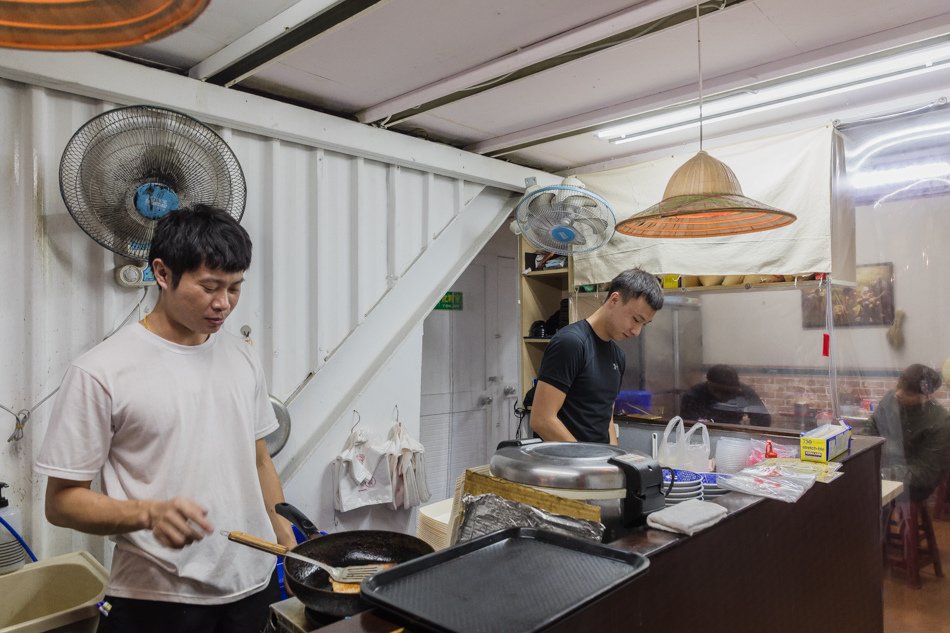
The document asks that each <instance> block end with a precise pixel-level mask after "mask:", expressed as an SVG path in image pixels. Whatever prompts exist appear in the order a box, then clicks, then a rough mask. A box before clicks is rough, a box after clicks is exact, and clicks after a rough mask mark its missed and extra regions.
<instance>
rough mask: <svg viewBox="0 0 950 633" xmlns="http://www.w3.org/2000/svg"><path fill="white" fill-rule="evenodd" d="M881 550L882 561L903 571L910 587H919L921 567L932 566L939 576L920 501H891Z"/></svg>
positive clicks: (931, 532)
mask: <svg viewBox="0 0 950 633" xmlns="http://www.w3.org/2000/svg"><path fill="white" fill-rule="evenodd" d="M884 549H885V552H886V562H887V563H888V564H889V565H890V566H891V568H892V569H896V570H901V571H904V572H906V573H907V579H908V581H909V582H910V584H911V585H912V586H914V587H918V588H919V587H920V568H921V567H926V566H927V565H933V568H934V574H935V575H936V576H937V577H938V578H942V577H943V568H942V567H941V565H940V552H939V551H938V550H937V540H936V539H935V538H934V528H933V524H932V523H931V521H930V513H929V512H928V511H927V505H926V503H925V502H923V501H908V500H906V499H902V500H900V501H898V502H897V503H895V504H894V509H893V510H892V511H891V514H890V517H889V519H888V522H887V529H886V531H885V533H884Z"/></svg>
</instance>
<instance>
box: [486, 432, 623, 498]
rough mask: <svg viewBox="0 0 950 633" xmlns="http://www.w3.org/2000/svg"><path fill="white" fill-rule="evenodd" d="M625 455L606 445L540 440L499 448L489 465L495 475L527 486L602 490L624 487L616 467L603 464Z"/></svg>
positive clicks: (620, 474) (621, 474)
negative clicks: (524, 444) (534, 442)
mask: <svg viewBox="0 0 950 633" xmlns="http://www.w3.org/2000/svg"><path fill="white" fill-rule="evenodd" d="M625 454H626V451H624V450H622V449H620V448H617V447H616V446H611V445H609V444H594V443H588V442H541V443H538V444H528V445H526V446H506V447H505V448H501V449H499V450H498V451H496V452H495V454H494V455H493V456H492V458H491V462H490V464H489V466H490V468H491V474H492V475H494V476H495V477H500V478H502V479H507V480H508V481H514V482H517V483H520V484H527V485H529V486H545V487H547V488H575V489H583V490H606V489H614V488H624V487H625V485H626V484H625V483H624V476H623V473H622V472H621V470H620V468H618V467H617V466H614V465H613V464H608V463H607V460H608V459H610V458H611V457H615V456H619V455H625Z"/></svg>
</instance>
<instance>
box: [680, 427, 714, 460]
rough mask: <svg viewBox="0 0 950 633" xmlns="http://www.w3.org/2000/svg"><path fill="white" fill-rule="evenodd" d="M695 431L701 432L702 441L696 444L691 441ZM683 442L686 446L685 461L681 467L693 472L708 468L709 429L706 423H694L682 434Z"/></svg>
mask: <svg viewBox="0 0 950 633" xmlns="http://www.w3.org/2000/svg"><path fill="white" fill-rule="evenodd" d="M696 431H701V432H702V433H701V435H702V441H701V442H700V443H698V444H697V443H696V442H693V441H692V437H693V433H695V432H696ZM683 442H684V444H685V446H686V463H685V465H684V466H683V468H684V469H685V470H691V471H693V472H705V471H707V470H709V429H707V428H706V425H705V424H703V423H702V422H698V423H696V424H694V425H693V426H692V428H690V430H689V431H687V432H686V435H684V436H683Z"/></svg>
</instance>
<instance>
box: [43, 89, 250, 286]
mask: <svg viewBox="0 0 950 633" xmlns="http://www.w3.org/2000/svg"><path fill="white" fill-rule="evenodd" d="M59 186H60V191H61V192H62V195H63V201H64V202H65V203H66V208H67V209H68V210H69V213H70V215H72V216H73V219H75V220H76V223H77V224H79V226H80V227H81V228H82V230H83V231H85V232H86V233H87V234H88V235H89V236H90V237H91V238H92V239H94V240H95V241H97V242H98V243H99V244H101V245H102V246H105V247H106V248H107V249H109V250H111V251H113V252H114V253H117V254H118V255H121V256H123V257H126V258H128V259H131V260H134V261H136V262H139V264H137V265H136V264H128V265H123V266H120V267H118V268H117V269H116V280H117V281H118V282H119V283H120V284H121V285H123V286H144V285H148V284H150V283H154V279H153V278H152V277H151V270H150V269H149V267H148V262H146V259H147V258H148V251H149V247H150V245H151V241H152V233H153V232H154V230H155V224H156V223H157V222H158V220H159V219H161V218H162V217H164V216H165V215H167V214H168V213H171V212H172V211H174V210H175V209H178V208H181V207H186V206H191V205H194V204H207V205H210V206H214V207H218V208H220V209H223V210H225V211H227V212H228V213H229V214H231V216H233V217H234V218H235V219H237V220H240V219H241V216H242V215H243V214H244V204H245V202H246V199H247V185H246V184H245V182H244V172H243V171H242V170H241V165H240V164H239V163H238V161H237V158H236V157H235V156H234V152H232V151H231V148H230V147H228V145H227V143H225V142H224V140H222V139H221V137H220V136H218V135H217V134H216V133H215V132H214V130H212V129H211V128H209V127H207V126H206V125H204V124H203V123H201V122H200V121H197V120H196V119H193V118H191V117H190V116H187V115H185V114H182V113H180V112H176V111H174V110H168V109H165V108H159V107H155V106H141V105H139V106H129V107H124V108H116V109H115V110H110V111H108V112H105V113H103V114H100V115H99V116H97V117H95V118H94V119H91V120H90V121H88V122H87V123H86V124H85V125H83V126H82V127H81V128H79V130H78V131H77V132H76V133H75V134H74V135H73V137H72V138H71V139H70V141H69V143H68V144H67V145H66V149H65V151H63V158H62V160H61V161H60V165H59Z"/></svg>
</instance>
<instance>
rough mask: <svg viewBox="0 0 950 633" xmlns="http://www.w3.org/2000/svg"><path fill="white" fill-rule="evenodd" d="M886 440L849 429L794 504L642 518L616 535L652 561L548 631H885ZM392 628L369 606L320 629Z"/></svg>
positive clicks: (736, 500) (724, 500)
mask: <svg viewBox="0 0 950 633" xmlns="http://www.w3.org/2000/svg"><path fill="white" fill-rule="evenodd" d="M882 444H883V440H881V439H880V438H874V437H854V438H853V440H852V447H851V451H850V453H847V454H845V455H843V456H841V457H840V461H842V462H844V466H843V468H842V470H843V471H844V473H845V475H844V476H843V477H840V478H838V479H837V480H835V481H833V482H832V483H830V484H821V483H816V484H815V485H814V486H812V488H811V489H810V490H809V491H808V492H807V493H805V495H804V496H803V497H802V498H801V499H799V501H798V502H796V503H783V502H781V501H773V500H767V499H762V498H759V497H752V496H749V495H743V494H739V493H730V494H728V495H724V496H722V497H719V498H718V499H716V501H715V502H716V503H719V504H720V505H723V506H724V507H726V508H727V509H728V510H729V515H728V516H727V517H726V518H725V519H724V520H723V521H722V522H720V523H719V524H717V525H715V526H713V527H712V528H710V529H708V530H705V531H703V532H700V533H699V534H696V535H694V536H691V537H687V536H681V535H676V534H672V533H669V532H663V531H660V530H653V529H647V528H643V529H640V530H637V531H635V532H633V533H631V534H629V535H627V536H625V537H623V538H620V539H617V540H615V541H613V542H612V543H610V545H611V546H612V547H616V548H619V549H624V550H628V551H634V552H638V553H641V554H645V555H646V556H648V557H649V558H650V569H649V570H648V572H647V573H646V574H644V575H642V576H640V577H637V578H635V579H633V580H632V581H631V582H629V583H628V584H626V585H624V586H622V587H620V588H618V589H616V590H615V591H613V592H612V593H610V594H608V595H606V596H603V597H602V598H600V599H598V600H597V601H595V602H593V603H591V604H590V605H588V606H586V607H584V608H583V609H581V610H579V611H577V612H576V613H574V614H572V615H570V616H568V617H567V618H565V619H564V620H562V621H561V622H558V623H556V624H555V625H553V626H551V627H550V628H549V629H546V631H550V632H551V633H564V632H577V633H589V632H591V631H597V632H598V633H600V632H610V631H617V632H621V631H623V632H632V631H644V632H651V633H658V632H662V633H680V632H683V633H692V632H697V633H699V632H702V633H716V632H719V631H722V632H723V633H737V632H745V631H748V632H749V633H761V632H762V631H768V632H769V633H800V632H801V631H809V633H821V632H827V633H841V632H842V631H861V633H882V631H883V598H882V593H881V587H882V585H881V579H882V573H883V565H882V557H881V542H880V533H879V531H880V513H881V480H880V460H881V445H882ZM552 571H554V570H552ZM486 606H489V605H486ZM399 628H400V625H399V624H398V623H396V622H395V621H392V620H389V619H388V618H387V617H386V615H385V613H383V612H381V611H372V610H371V611H367V612H364V613H362V614H359V615H358V616H355V617H353V618H350V619H348V620H344V621H342V622H338V623H336V624H334V625H331V626H328V627H325V628H321V629H320V631H321V632H324V631H325V632H326V633H382V632H384V631H385V632H390V631H395V630H397V629H399Z"/></svg>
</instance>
